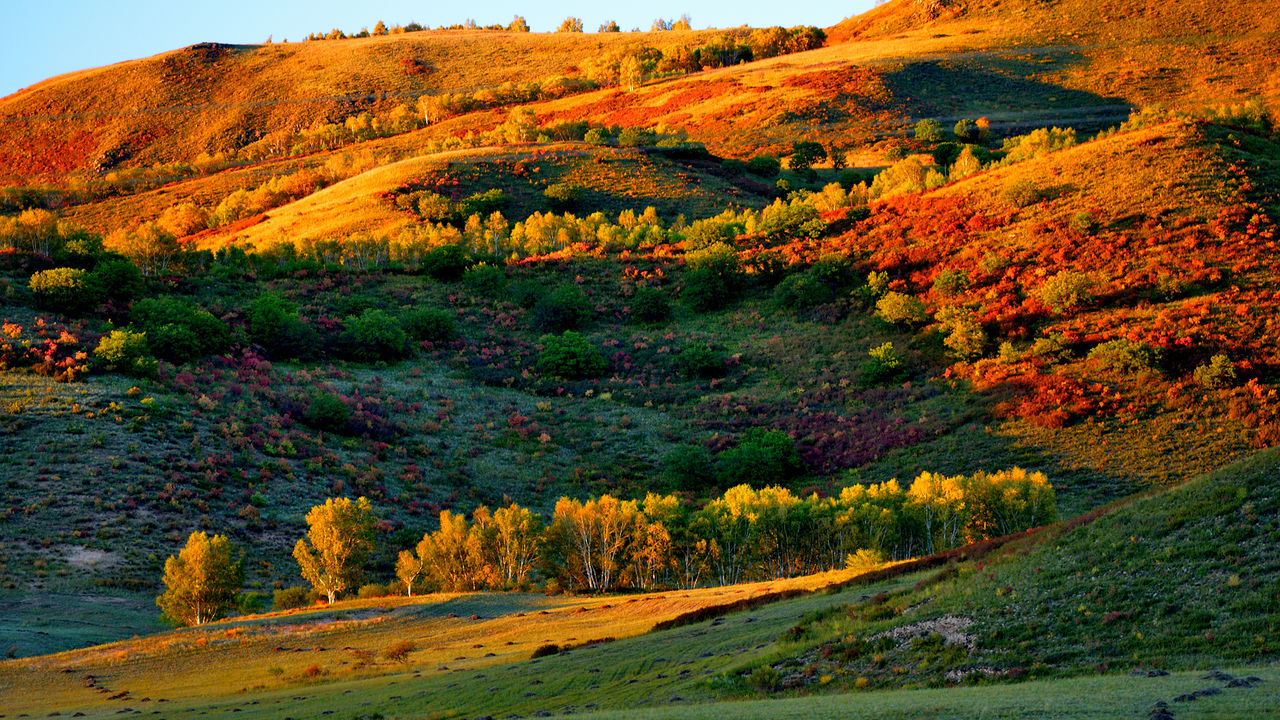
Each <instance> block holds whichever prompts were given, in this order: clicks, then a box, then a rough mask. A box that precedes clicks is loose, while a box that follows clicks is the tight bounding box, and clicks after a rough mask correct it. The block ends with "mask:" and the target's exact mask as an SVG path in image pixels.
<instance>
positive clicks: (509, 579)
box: [491, 503, 542, 587]
mask: <svg viewBox="0 0 1280 720" xmlns="http://www.w3.org/2000/svg"><path fill="white" fill-rule="evenodd" d="M491 532H492V534H493V544H492V547H493V553H494V565H495V569H496V571H497V575H498V578H499V580H500V581H501V582H502V583H503V584H504V585H506V586H507V587H512V586H519V585H522V584H524V583H526V582H528V580H529V574H530V573H531V572H532V571H533V568H534V566H535V565H536V564H537V561H538V557H539V555H540V553H541V545H542V543H541V537H542V521H541V520H540V519H539V518H538V516H537V515H535V514H534V513H533V511H531V510H529V509H528V508H522V507H520V506H519V505H517V504H515V503H511V505H509V506H507V507H504V508H498V509H497V510H495V511H494V512H493V524H492V531H491Z"/></svg>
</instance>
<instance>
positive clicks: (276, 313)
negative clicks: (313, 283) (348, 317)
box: [244, 293, 320, 358]
mask: <svg viewBox="0 0 1280 720" xmlns="http://www.w3.org/2000/svg"><path fill="white" fill-rule="evenodd" d="M244 315H245V324H246V325H247V326H248V330H249V339H250V340H251V341H252V342H254V343H255V344H257V345H261V346H262V347H263V348H265V349H266V351H267V354H268V355H269V356H271V357H280V358H308V357H311V356H313V355H315V354H316V352H318V350H319V346H320V335H319V333H317V332H316V330H315V328H313V327H311V326H310V325H308V324H307V323H306V322H304V321H303V320H302V318H301V317H299V316H298V305H297V303H294V302H291V301H289V300H286V299H284V298H282V297H280V296H279V295H275V294H273V293H267V294H264V295H260V296H258V297H257V298H255V299H254V301H253V302H251V303H249V305H248V306H247V307H246V308H245V311H244Z"/></svg>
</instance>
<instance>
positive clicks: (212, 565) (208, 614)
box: [156, 532, 244, 625]
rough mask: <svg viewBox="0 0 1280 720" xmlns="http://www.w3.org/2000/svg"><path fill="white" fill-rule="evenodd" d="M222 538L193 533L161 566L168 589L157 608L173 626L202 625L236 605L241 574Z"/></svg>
mask: <svg viewBox="0 0 1280 720" xmlns="http://www.w3.org/2000/svg"><path fill="white" fill-rule="evenodd" d="M234 555H235V553H234V551H233V549H232V547H231V541H230V540H227V537H226V536H225V535H214V536H213V537H209V536H208V535H206V534H204V533H203V532H193V533H191V535H190V536H189V537H188V538H187V544H186V547H184V548H182V550H180V551H178V554H177V555H170V556H169V559H168V560H166V561H165V563H164V584H165V587H166V588H167V589H166V590H165V592H164V594H162V595H161V596H160V597H158V598H156V605H158V606H159V607H160V610H161V613H162V615H163V617H164V618H165V619H166V620H168V621H169V622H172V623H173V624H175V625H202V624H204V623H207V622H209V621H210V620H216V619H217V618H219V617H221V616H222V614H223V613H224V612H226V611H227V610H229V609H230V608H233V607H235V606H236V596H237V595H239V593H240V585H241V583H243V582H244V572H243V571H242V569H241V567H240V562H239V561H238V560H236V559H235V557H234Z"/></svg>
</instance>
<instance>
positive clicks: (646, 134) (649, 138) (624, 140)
mask: <svg viewBox="0 0 1280 720" xmlns="http://www.w3.org/2000/svg"><path fill="white" fill-rule="evenodd" d="M657 142H658V136H657V133H655V132H654V130H653V129H652V128H642V127H628V128H623V129H622V132H620V133H618V145H620V146H622V147H651V146H652V145H654V144H655V143H657Z"/></svg>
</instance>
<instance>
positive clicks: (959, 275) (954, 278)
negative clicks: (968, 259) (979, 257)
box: [933, 268, 969, 296]
mask: <svg viewBox="0 0 1280 720" xmlns="http://www.w3.org/2000/svg"><path fill="white" fill-rule="evenodd" d="M968 289H969V272H968V271H967V270H959V269H956V268H947V269H946V270H943V271H941V272H939V273H938V275H937V277H935V278H934V279H933V291H934V292H936V293H938V294H939V295H946V296H951V295H959V294H960V293H962V292H964V291H965V290H968Z"/></svg>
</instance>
